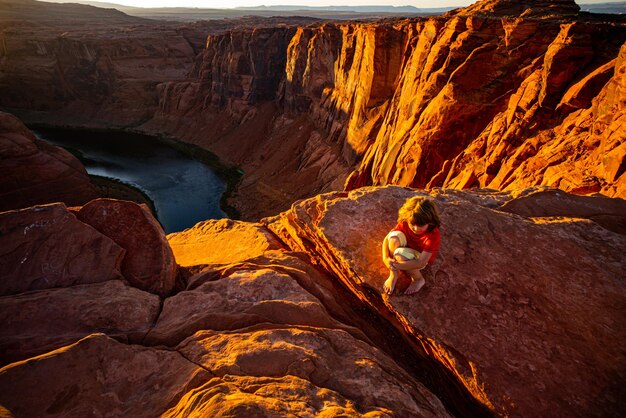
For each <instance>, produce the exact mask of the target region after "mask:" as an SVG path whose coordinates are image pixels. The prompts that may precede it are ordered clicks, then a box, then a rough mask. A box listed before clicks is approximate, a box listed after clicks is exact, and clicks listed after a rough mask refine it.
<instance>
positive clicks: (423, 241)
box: [393, 222, 441, 264]
mask: <svg viewBox="0 0 626 418" xmlns="http://www.w3.org/2000/svg"><path fill="white" fill-rule="evenodd" d="M393 231H400V232H402V233H403V234H404V236H405V237H406V242H407V244H406V245H407V247H411V248H413V249H414V250H417V251H419V252H420V253H421V252H423V251H427V252H429V253H432V256H431V257H430V260H428V264H432V263H433V262H434V261H435V258H436V257H437V253H438V252H439V245H440V244H441V237H440V235H439V228H434V229H433V230H432V231H428V230H426V231H424V232H422V233H421V234H416V233H415V232H413V231H412V230H411V228H410V227H409V224H407V223H406V222H402V223H399V224H398V225H396V226H395V227H394V228H393Z"/></svg>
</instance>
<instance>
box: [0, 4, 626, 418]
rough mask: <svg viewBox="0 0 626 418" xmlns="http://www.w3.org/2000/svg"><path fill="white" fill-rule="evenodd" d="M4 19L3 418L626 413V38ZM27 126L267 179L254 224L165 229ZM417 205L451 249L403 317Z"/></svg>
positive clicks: (615, 24) (567, 7)
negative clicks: (388, 285)
mask: <svg viewBox="0 0 626 418" xmlns="http://www.w3.org/2000/svg"><path fill="white" fill-rule="evenodd" d="M61 17H63V18H61ZM68 18H71V19H72V22H71V24H70V23H68V20H67V19H68ZM0 25H1V26H0V28H2V29H1V30H0V93H1V94H0V110H1V112H0V167H2V172H3V179H2V180H0V202H1V206H0V318H1V320H0V414H2V415H7V416H16V417H19V416H43V415H52V416H82V415H99V416H100V415H102V416H189V415H197V416H286V415H290V414H292V415H296V416H329V417H330V416H372V417H374V416H376V417H378V416H399V417H409V416H411V417H413V416H417V417H422V416H423V417H445V416H477V417H478V416H480V417H483V416H511V417H528V416H556V417H570V416H585V417H594V416H598V417H600V416H623V415H624V414H625V413H626V410H625V405H624V402H623V399H625V398H626V393H625V389H624V385H623V382H624V380H625V379H626V354H625V353H624V350H623V347H624V346H626V326H625V325H626V316H625V312H626V287H625V285H624V278H625V277H626V258H625V257H624V251H623V249H624V248H626V201H625V200H624V197H625V194H626V192H625V190H626V188H625V187H626V186H625V185H626V183H625V182H626V180H625V176H624V171H626V162H625V157H626V145H625V144H624V138H625V137H626V131H625V128H624V117H625V114H626V110H625V108H626V100H625V94H626V87H624V83H625V82H626V79H625V78H624V77H625V73H626V20H624V18H622V17H620V16H612V15H594V14H589V13H583V12H580V10H579V7H578V6H577V5H576V3H575V2H574V1H567V0H560V1H556V2H546V1H539V0H538V1H524V2H516V1H509V0H483V1H479V2H477V3H475V4H474V5H472V6H470V7H468V8H465V9H457V10H453V11H451V12H448V13H446V14H445V15H442V16H433V17H427V18H411V19H385V20H381V21H374V22H340V23H339V22H331V21H317V20H315V19H309V18H288V17H276V18H270V19H261V18H254V17H251V18H244V19H238V20H223V21H198V22H183V23H181V22H168V21H152V20H149V19H141V18H137V17H132V16H128V15H125V14H123V13H120V12H118V11H115V10H112V9H106V10H102V9H97V8H94V7H90V6H84V5H76V4H58V5H57V4H55V5H52V4H46V5H42V3H39V2H35V1H31V0H24V1H16V0H0ZM24 123H26V124H27V125H31V126H65V127H76V128H84V129H119V130H126V131H131V132H141V133H147V134H155V135H163V136H165V137H169V138H174V139H176V140H177V141H183V142H187V143H190V144H194V145H197V146H199V147H202V148H204V149H206V150H209V151H211V152H213V153H215V154H216V155H218V156H219V157H220V158H221V159H222V160H223V161H225V162H226V163H228V164H233V165H236V166H238V167H241V168H242V169H243V171H244V174H243V177H242V179H241V182H240V183H239V185H238V187H237V189H236V190H235V191H234V193H233V194H232V195H231V196H230V197H229V200H230V202H231V204H232V205H234V206H235V207H236V208H237V209H238V210H239V211H240V213H241V214H242V219H243V220H231V219H220V220H206V221H203V222H200V223H198V224H196V225H195V226H194V227H193V228H189V229H186V230H184V231H180V232H175V233H172V234H169V235H165V233H164V232H163V229H162V228H161V226H160V225H159V223H158V222H157V220H156V219H155V218H154V216H153V215H152V214H151V212H150V210H149V209H148V208H147V207H146V206H145V205H141V204H137V203H134V202H129V201H123V200H116V199H103V198H98V191H97V190H96V189H95V188H94V186H93V184H91V182H90V180H89V177H88V176H87V174H86V172H85V169H84V168H83V167H82V165H81V164H80V162H79V161H78V160H77V159H76V158H75V157H74V156H72V155H71V154H70V153H68V152H66V151H63V150H61V149H59V148H57V147H54V146H51V145H48V144H45V143H42V142H41V141H39V140H37V139H36V138H35V136H34V135H33V133H32V132H31V131H30V130H29V128H27V127H26V125H25V124H24ZM413 196H425V197H428V198H430V199H432V200H433V201H434V202H435V203H436V204H437V206H438V208H439V211H440V214H441V219H442V227H441V233H442V251H441V253H440V254H439V256H438V257H437V261H436V262H435V263H434V264H433V265H432V266H430V267H429V268H427V269H426V270H425V272H424V276H425V278H426V285H425V287H424V288H423V289H422V290H421V291H420V292H419V293H418V294H417V295H413V296H405V295H403V293H402V292H403V290H404V289H405V288H406V287H407V286H408V279H407V277H405V276H401V277H400V281H399V283H398V286H397V289H396V291H395V292H394V293H393V294H391V295H387V294H384V293H383V292H382V287H383V282H384V280H385V278H386V277H387V275H388V271H386V269H385V266H384V265H383V264H382V262H381V261H380V243H381V242H382V240H383V239H384V237H385V235H386V234H387V232H388V231H389V230H390V229H391V228H392V227H393V226H394V225H395V222H396V214H397V211H398V209H399V207H400V205H401V204H402V203H403V202H404V201H405V200H406V199H408V198H410V197H413ZM34 387H36V388H37V390H36V391H34V390H33V388H34Z"/></svg>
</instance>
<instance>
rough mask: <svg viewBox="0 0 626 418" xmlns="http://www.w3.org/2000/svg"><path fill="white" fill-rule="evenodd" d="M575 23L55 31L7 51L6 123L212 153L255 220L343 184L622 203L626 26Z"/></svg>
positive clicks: (11, 38)
mask: <svg viewBox="0 0 626 418" xmlns="http://www.w3.org/2000/svg"><path fill="white" fill-rule="evenodd" d="M577 11H578V6H577V5H576V3H575V2H574V1H558V2H547V1H523V2H514V1H503V0H501V1H481V2H477V3H476V4H474V5H473V6H471V7H469V8H467V9H459V10H456V11H454V12H451V13H449V14H447V15H445V16H440V17H432V18H418V19H407V20H397V21H390V20H387V21H381V22H374V23H345V24H334V23H323V24H313V25H308V26H305V25H301V26H299V27H296V26H295V25H293V26H289V24H293V23H294V22H293V21H291V22H289V21H286V22H287V23H288V24H287V25H285V24H279V22H278V21H273V22H269V23H268V22H266V23H264V24H259V22H244V23H240V24H239V23H235V22H236V21H234V22H231V23H229V24H226V23H224V24H220V26H215V25H218V24H217V23H216V22H213V23H206V24H204V26H202V25H200V24H198V25H195V26H193V25H191V26H190V25H183V26H180V24H179V26H176V24H170V23H159V24H156V23H154V22H152V23H144V24H142V25H139V26H138V23H136V22H135V23H133V22H125V23H123V25H122V26H120V28H122V29H119V30H116V31H107V30H104V29H103V26H102V25H98V26H97V28H94V29H92V30H91V31H90V30H89V28H88V27H86V26H84V25H83V26H78V27H77V28H68V27H63V26H62V25H61V26H59V25H60V24H59V23H56V24H52V23H50V21H49V20H47V21H46V23H45V25H47V26H46V27H48V28H50V35H49V36H48V35H45V34H43V33H44V32H42V35H35V34H28V33H27V31H26V29H24V28H23V27H21V26H19V25H17V26H12V29H11V30H10V31H5V32H4V33H3V35H2V36H3V42H2V43H0V45H2V47H1V49H0V54H2V56H3V60H2V64H0V65H1V66H2V67H1V69H2V73H3V76H2V78H0V89H2V90H3V92H5V93H6V94H3V95H1V96H0V106H2V107H5V108H12V109H15V110H16V111H17V112H19V114H20V115H23V116H24V117H27V118H28V120H31V121H35V120H38V121H45V122H48V123H64V124H72V125H81V126H103V125H104V126H109V127H110V126H118V127H133V128H134V129H139V130H142V131H146V132H149V133H167V134H171V135H174V136H176V137H178V138H180V139H182V140H184V141H188V142H192V143H194V144H197V145H200V146H202V147H205V148H208V149H210V150H212V151H214V152H216V153H217V154H218V155H219V156H220V157H222V158H224V159H225V160H227V161H230V162H233V163H235V164H237V165H239V166H241V167H242V168H243V169H244V171H245V174H244V177H243V181H242V183H241V185H240V188H239V191H238V193H236V194H235V195H234V197H233V199H234V205H235V206H236V207H238V208H239V209H240V211H241V212H242V213H243V215H244V217H245V218H247V219H258V218H259V217H260V216H264V215H268V214H272V213H277V212H278V211H280V210H285V209H287V208H288V205H289V204H290V203H291V202H292V201H294V200H297V199H300V198H304V197H308V196H311V195H314V194H316V193H318V192H321V191H329V190H339V189H342V188H344V184H345V188H347V189H354V188H358V187H360V186H365V185H386V184H396V185H401V186H411V187H437V186H443V187H453V188H458V189H462V188H470V187H490V188H496V189H510V190H513V189H518V188H525V187H529V186H533V185H546V186H551V187H559V188H561V189H564V190H567V191H571V192H574V193H579V194H587V193H594V192H601V193H603V194H606V195H608V196H624V185H623V182H624V178H623V176H622V173H623V171H624V170H623V165H624V164H623V161H624V150H623V149H622V146H621V145H620V144H621V142H620V141H619V138H621V137H622V136H623V135H622V133H623V132H622V128H621V126H622V125H624V124H623V123H621V116H620V115H621V114H622V111H623V109H622V108H623V105H622V104H623V103H622V102H623V100H621V99H620V92H621V90H620V86H621V85H623V84H624V81H623V76H624V74H623V72H622V71H621V67H622V66H623V65H622V64H623V62H624V59H623V54H624V52H623V51H622V52H621V53H620V47H621V46H622V45H623V44H624V42H625V41H626V26H625V25H624V22H623V19H620V18H619V17H614V18H612V20H611V21H608V20H607V19H608V18H607V17H606V16H605V15H602V16H600V17H594V16H591V15H589V14H580V15H579V14H577ZM12 24H13V25H15V23H12ZM249 24H252V25H257V27H255V28H250V27H246V25H249ZM55 25H56V26H55ZM120 25H121V23H120ZM229 25H230V26H229ZM259 25H260V26H259ZM271 25H274V27H273V28H270V27H268V26H271ZM234 26H239V27H236V28H233V27H234ZM228 28H230V29H232V30H230V31H226V29H228ZM96 29H97V30H96ZM61 34H63V36H59V35H61ZM207 34H208V35H209V37H208V40H207V41H206V42H202V43H201V42H200V40H201V39H202V37H203V36H202V35H207ZM25 40H28V42H26V41H25ZM24 63H30V64H29V65H28V67H27V68H28V69H26V68H25V67H23V65H24ZM42 83H43V84H45V85H52V86H54V89H49V88H48V89H44V88H43V84H42ZM17 85H19V86H21V87H20V91H19V92H17V91H14V89H15V86H17ZM42 91H46V92H47V91H50V92H53V93H50V94H52V96H50V97H48V96H46V94H43V93H41V92H42ZM36 92H40V93H36ZM18 93H19V94H18ZM613 115H616V117H615V118H613V117H612V116H613ZM294 155H295V156H296V157H294ZM346 181H347V182H346Z"/></svg>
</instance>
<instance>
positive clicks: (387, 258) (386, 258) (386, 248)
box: [382, 237, 393, 268]
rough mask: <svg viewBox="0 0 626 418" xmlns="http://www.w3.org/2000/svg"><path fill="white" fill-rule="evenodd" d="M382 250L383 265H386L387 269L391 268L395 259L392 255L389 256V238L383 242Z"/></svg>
mask: <svg viewBox="0 0 626 418" xmlns="http://www.w3.org/2000/svg"><path fill="white" fill-rule="evenodd" d="M382 250H383V254H382V258H383V263H385V266H387V268H391V265H390V263H391V262H392V261H393V259H392V258H391V254H389V242H388V240H387V237H385V239H384V240H383V247H382Z"/></svg>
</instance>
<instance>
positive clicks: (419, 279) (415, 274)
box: [404, 270, 426, 295]
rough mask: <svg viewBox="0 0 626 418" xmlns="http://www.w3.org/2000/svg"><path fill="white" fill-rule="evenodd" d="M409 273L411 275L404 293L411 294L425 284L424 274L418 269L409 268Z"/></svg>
mask: <svg viewBox="0 0 626 418" xmlns="http://www.w3.org/2000/svg"><path fill="white" fill-rule="evenodd" d="M408 273H409V275H410V276H411V284H410V285H409V287H407V289H406V290H405V291H404V294H405V295H413V294H415V293H417V292H419V291H420V289H421V288H422V287H423V286H424V284H426V280H424V276H422V273H421V272H420V271H419V270H409V271H408Z"/></svg>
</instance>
